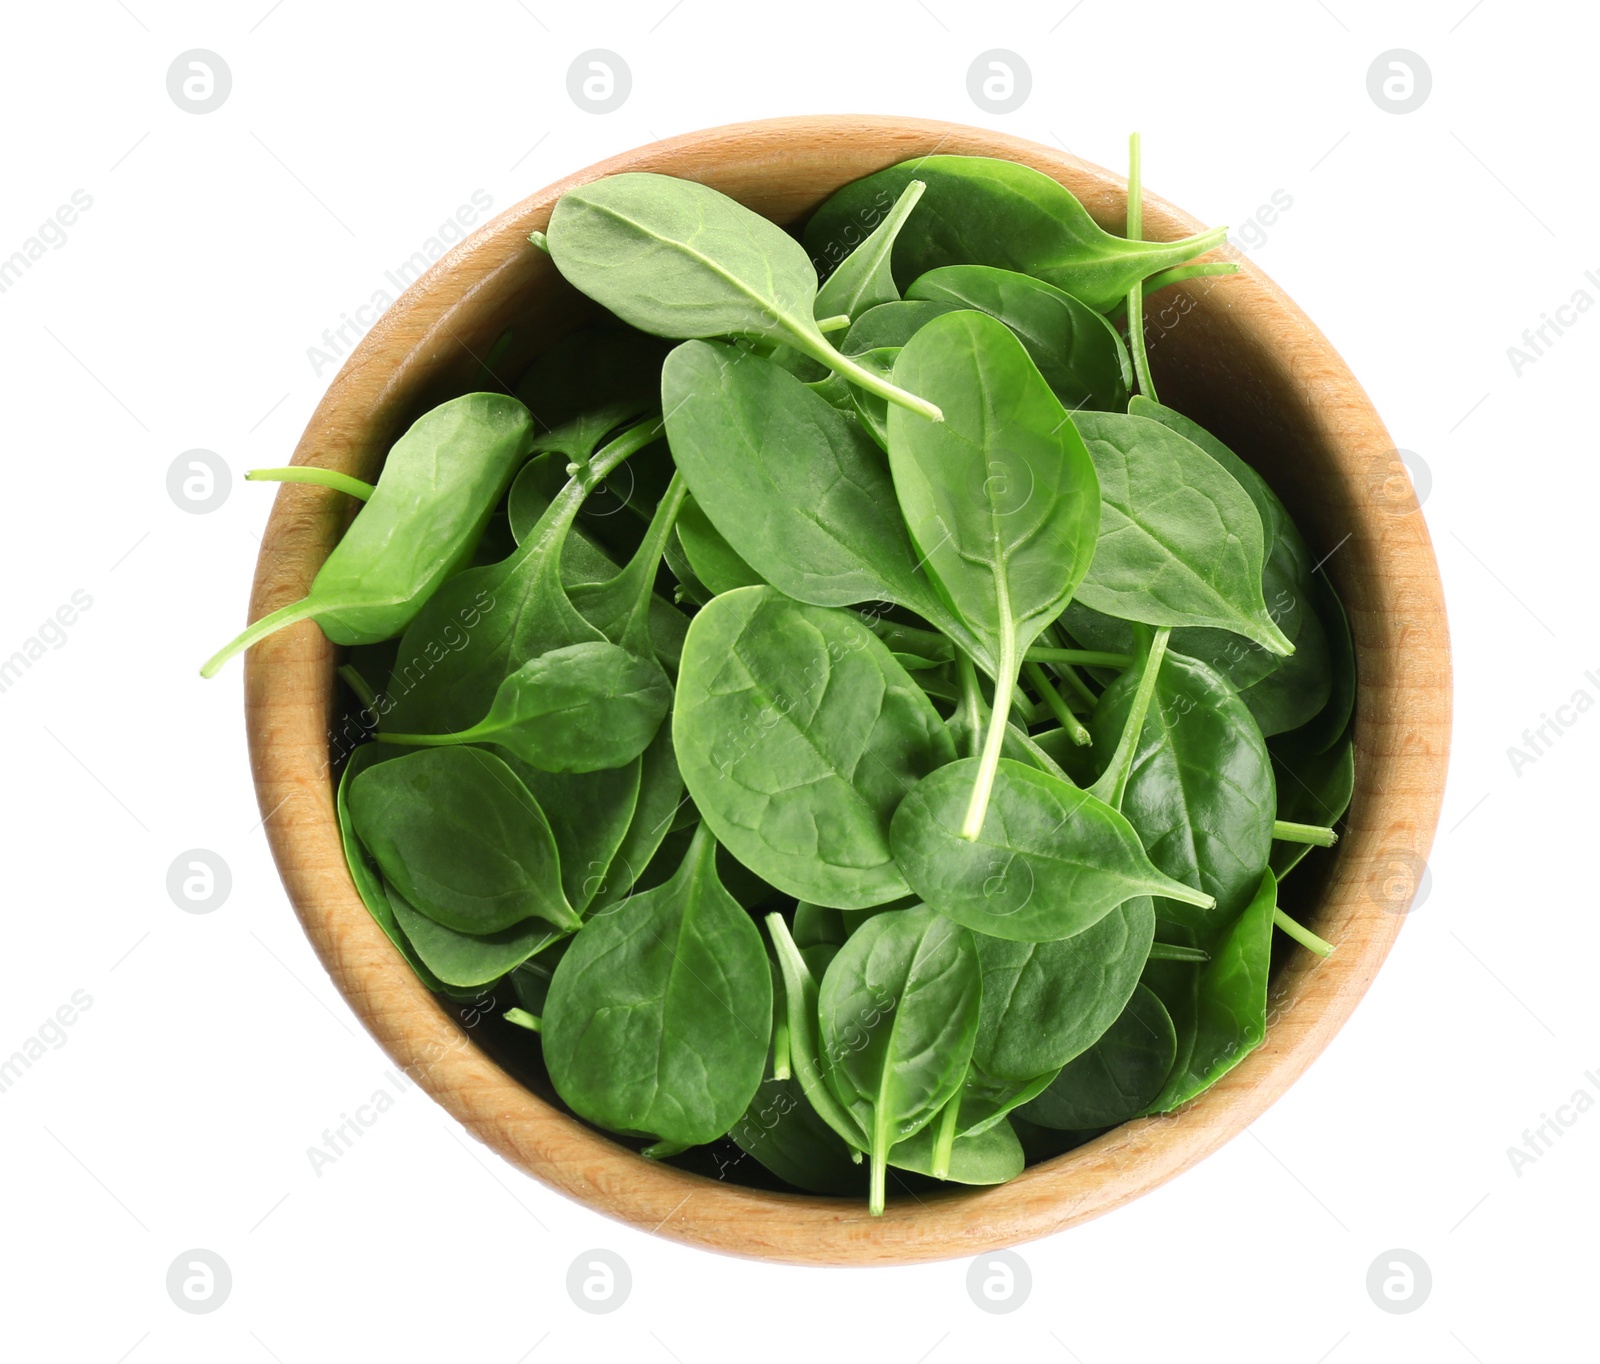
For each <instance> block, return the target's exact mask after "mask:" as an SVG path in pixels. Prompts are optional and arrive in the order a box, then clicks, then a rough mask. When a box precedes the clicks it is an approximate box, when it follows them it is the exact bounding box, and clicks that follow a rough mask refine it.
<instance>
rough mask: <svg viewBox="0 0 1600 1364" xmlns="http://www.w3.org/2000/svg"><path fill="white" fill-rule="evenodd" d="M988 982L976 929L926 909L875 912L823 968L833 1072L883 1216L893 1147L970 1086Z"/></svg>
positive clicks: (874, 1206)
mask: <svg viewBox="0 0 1600 1364" xmlns="http://www.w3.org/2000/svg"><path fill="white" fill-rule="evenodd" d="M981 991H982V977H981V971H980V967H979V963H978V949H977V946H976V944H975V943H974V942H973V938H972V934H971V933H969V932H968V931H967V930H966V929H964V928H962V927H960V926H958V925H957V924H954V923H952V922H951V921H950V920H949V919H947V918H945V917H943V916H942V915H938V914H935V913H933V911H932V910H929V909H926V908H918V909H900V910H891V911H889V912H887V913H884V914H879V915H876V916H875V917H873V918H871V919H869V920H867V922H866V923H864V924H863V925H862V926H861V927H860V928H859V929H858V930H857V931H856V933H855V934H854V935H853V936H852V937H851V939H850V940H849V942H847V943H846V944H845V945H844V946H843V947H842V948H840V949H839V955H838V956H836V957H835V958H834V959H833V964H832V965H831V966H830V967H829V968H828V972H827V975H826V976H824V977H823V981H822V987H821V990H820V992H819V994H818V997H817V1019H818V1039H819V1041H820V1044H821V1047H822V1054H823V1056H824V1057H825V1058H826V1062H827V1069H826V1070H825V1072H824V1079H825V1080H826V1082H827V1084H828V1087H829V1089H831V1090H832V1091H833V1096H834V1098H835V1099H837V1100H838V1102H839V1103H840V1105H841V1106H842V1107H843V1108H844V1109H846V1110H847V1111H848V1112H849V1114H850V1115H851V1117H852V1118H853V1119H854V1121H855V1123H856V1125H857V1126H858V1127H859V1128H860V1129H861V1131H862V1133H863V1134H864V1135H865V1136H866V1139H867V1155H868V1157H869V1159H870V1161H871V1185H870V1191H869V1194H868V1209H869V1211H871V1212H872V1213H873V1214H874V1215H876V1214H879V1213H882V1211H883V1204H884V1176H885V1171H886V1170H887V1167H888V1162H889V1154H890V1150H891V1148H892V1147H894V1146H895V1145H896V1144H898V1143H900V1142H903V1141H904V1140H905V1139H906V1138H907V1137H910V1136H913V1135H914V1134H915V1133H916V1132H917V1131H919V1130H920V1129H921V1128H923V1127H925V1126H926V1125H927V1124H928V1123H929V1122H930V1121H932V1119H933V1118H934V1116H935V1115H936V1114H937V1113H938V1112H939V1110H940V1109H941V1108H943V1107H944V1105H945V1104H946V1103H948V1102H949V1101H950V1099H951V1098H952V1097H953V1096H954V1095H955V1094H956V1093H957V1092H958V1091H959V1090H960V1087H961V1081H962V1078H963V1077H964V1076H965V1074H966V1068H967V1062H968V1061H969V1059H970V1058H971V1056H972V1045H973V1042H974V1040H975V1039H976V1037H977V1031H978V1009H979V996H980V994H981Z"/></svg>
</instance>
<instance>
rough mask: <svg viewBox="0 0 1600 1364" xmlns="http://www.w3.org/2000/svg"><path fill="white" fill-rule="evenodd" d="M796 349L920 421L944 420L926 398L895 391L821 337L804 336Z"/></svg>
mask: <svg viewBox="0 0 1600 1364" xmlns="http://www.w3.org/2000/svg"><path fill="white" fill-rule="evenodd" d="M794 348H795V349H796V350H798V351H802V352H804V353H805V354H807V355H809V356H810V357H811V358H812V359H813V360H820V361H821V362H822V363H823V364H825V365H826V366H827V367H828V368H829V369H831V370H834V371H835V372H836V373H839V374H842V375H844V376H845V378H847V379H849V380H850V382H851V383H853V384H857V385H859V386H860V387H862V388H864V389H866V390H867V392H868V393H876V394H877V395H878V396H879V397H880V398H883V399H885V400H886V401H888V402H891V403H894V404H895V405H896V406H898V407H903V408H905V409H906V411H907V412H915V413H916V414H917V415H918V416H919V417H926V418H927V419H928V420H929V421H935V422H942V421H943V420H944V413H943V412H941V411H940V410H939V409H938V408H937V407H936V406H935V405H934V404H933V403H930V402H929V401H928V400H927V399H926V398H919V397H917V395H916V394H915V393H907V392H906V391H905V389H903V388H897V387H895V385H894V384H891V383H890V382H889V381H888V380H887V379H885V378H883V377H882V376H881V375H878V374H874V373H873V372H872V371H871V370H870V369H868V368H867V367H866V366H865V365H863V364H862V363H860V361H858V360H854V359H852V358H851V357H850V356H848V355H840V354H839V352H838V351H837V350H835V349H834V348H833V346H832V345H831V344H830V343H829V342H828V341H827V339H826V338H824V337H823V336H822V335H821V334H820V333H819V334H818V335H816V336H814V337H812V336H805V335H804V334H803V333H802V334H801V336H800V339H799V340H797V341H796V342H795V343H794Z"/></svg>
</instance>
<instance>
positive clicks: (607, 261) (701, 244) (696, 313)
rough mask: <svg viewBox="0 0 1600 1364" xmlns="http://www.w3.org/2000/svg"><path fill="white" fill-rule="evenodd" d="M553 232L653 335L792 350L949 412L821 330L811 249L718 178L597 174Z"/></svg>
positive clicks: (574, 272)
mask: <svg viewBox="0 0 1600 1364" xmlns="http://www.w3.org/2000/svg"><path fill="white" fill-rule="evenodd" d="M548 236H549V242H550V255H551V258H552V259H553V260H554V261H555V264H556V268H557V269H558V270H560V271H561V273H562V274H563V275H564V276H566V278H567V279H568V281H570V282H571V283H572V284H573V285H575V286H576V287H577V288H578V289H580V290H581V291H582V292H583V293H585V294H587V295H588V296H589V297H590V298H592V299H594V301H595V302H596V303H599V304H600V305H601V306H602V307H604V308H608V309H609V310H610V311H611V312H613V313H615V314H616V315H617V316H618V317H620V318H622V319H623V321H625V322H628V323H630V324H632V325H633V326H635V327H638V328H639V329H640V330H642V331H647V332H652V333H654V334H655V335H657V336H668V337H675V338H678V339H680V340H688V339H693V338H702V339H703V338H706V337H720V336H746V337H754V338H760V339H762V340H765V341H768V342H771V343H775V344H780V345H786V346H790V347H792V348H793V349H795V350H797V351H799V352H800V353H801V354H802V355H808V356H810V357H811V358H812V359H813V360H817V361H820V362H821V363H822V364H824V365H826V366H827V367H828V368H829V369H831V370H834V371H836V372H839V373H843V374H845V375H847V376H848V377H850V378H851V379H853V380H855V382H857V383H861V384H864V385H865V386H866V387H868V388H873V389H875V390H876V391H877V392H879V393H881V394H882V396H883V397H885V398H887V399H888V400H889V401H891V402H896V403H900V404H903V405H906V406H909V407H911V408H912V409H914V410H916V411H918V412H921V413H922V414H923V415H925V416H927V417H931V418H933V419H934V420H937V419H938V409H937V408H935V407H933V406H932V405H931V404H929V403H926V402H924V401H923V400H922V399H920V398H918V397H916V396H915V395H913V394H910V393H905V392H902V391H901V390H899V389H897V388H895V387H893V386H892V385H887V384H884V383H883V382H882V380H880V379H878V378H877V377H876V376H874V375H871V374H868V373H867V372H866V371H864V370H862V369H861V368H860V366H858V365H857V364H856V363H855V362H854V361H853V360H850V359H847V358H846V357H845V356H842V355H840V354H839V352H838V351H836V350H835V349H834V348H833V346H832V344H831V343H830V342H829V341H828V340H827V338H826V337H824V336H823V334H822V332H821V331H820V330H818V328H817V323H816V319H815V317H814V316H813V312H812V310H813V307H814V305H815V302H816V297H817V278H816V274H815V272H814V271H813V270H812V268H811V262H810V260H809V259H807V257H806V253H805V250H804V249H803V248H802V247H801V245H800V244H799V243H798V242H797V241H795V239H794V238H793V237H791V236H790V235H789V234H788V233H787V232H785V231H784V230H783V229H782V228H781V227H778V226H777V225H776V224H774V223H771V222H769V221H767V219H765V218H763V217H762V216H761V215H760V214H759V213H753V212H751V211H750V210H749V209H747V208H745V207H744V205H742V204H739V203H736V202H735V201H734V200H732V199H730V198H728V197H727V195H725V194H719V193H718V192H717V191H716V190H714V189H711V188H709V187H708V186H706V185H701V184H697V183H695V182H694V181H691V180H678V179H675V178H673V177H672V176H667V175H651V174H648V173H644V172H639V171H630V172H627V173H624V174H622V175H611V176H607V177H606V178H605V179H603V180H594V181H591V182H590V183H589V184H586V185H579V186H578V187H577V188H575V189H570V190H568V191H567V192H566V193H565V194H563V195H562V196H561V198H560V199H558V200H557V201H556V206H555V210H554V212H553V213H552V214H551V216H550V227H549V232H548Z"/></svg>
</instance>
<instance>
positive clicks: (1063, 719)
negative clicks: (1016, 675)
mask: <svg viewBox="0 0 1600 1364" xmlns="http://www.w3.org/2000/svg"><path fill="white" fill-rule="evenodd" d="M1022 672H1023V675H1024V676H1025V677H1026V678H1027V679H1028V685H1029V686H1031V687H1032V688H1033V689H1034V690H1035V691H1036V692H1038V693H1039V695H1040V696H1041V697H1042V698H1043V699H1044V703H1045V706H1046V707H1047V708H1048V709H1049V711H1050V713H1051V714H1052V715H1053V716H1055V717H1056V723H1057V724H1059V725H1060V726H1061V728H1062V729H1064V730H1066V731H1067V733H1068V734H1069V735H1071V736H1072V742H1073V743H1075V744H1077V745H1078V747H1079V748H1087V747H1088V746H1089V745H1090V744H1091V743H1093V742H1094V741H1093V740H1092V739H1091V738H1090V737H1089V731H1088V730H1086V729H1085V728H1084V727H1083V721H1082V720H1080V719H1078V717H1077V716H1076V715H1074V714H1073V713H1072V712H1071V711H1070V710H1069V709H1067V703H1066V702H1065V701H1064V700H1062V698H1061V693H1060V692H1058V691H1057V690H1056V689H1055V688H1054V687H1053V686H1051V685H1050V679H1049V678H1048V677H1046V676H1045V674H1044V669H1043V668H1041V667H1040V666H1039V665H1038V664H1037V663H1024V664H1023V665H1022Z"/></svg>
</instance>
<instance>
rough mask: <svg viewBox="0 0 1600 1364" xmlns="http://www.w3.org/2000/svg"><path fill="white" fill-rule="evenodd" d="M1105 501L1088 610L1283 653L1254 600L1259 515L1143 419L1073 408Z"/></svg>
mask: <svg viewBox="0 0 1600 1364" xmlns="http://www.w3.org/2000/svg"><path fill="white" fill-rule="evenodd" d="M1073 422H1074V424H1075V425H1076V426H1077V428H1078V431H1079V433H1080V434H1081V435H1082V436H1083V440H1084V443H1085V444H1086V445H1087V446H1088V448H1089V453H1090V455H1092V456H1093V458H1094V466H1095V469H1096V471H1097V472H1098V474H1099V477H1100V491H1101V495H1102V497H1103V499H1104V505H1103V507H1102V510H1101V515H1100V540H1099V544H1098V545H1097V546H1096V548H1095V553H1094V563H1093V564H1092V566H1091V567H1090V570H1089V573H1088V576H1087V577H1086V578H1085V579H1084V581H1083V584H1082V586H1081V587H1080V588H1079V589H1078V594H1077V595H1078V600H1080V601H1081V602H1083V603H1084V605H1086V606H1090V607H1093V608H1094V609H1095V610H1096V611H1102V612H1104V613H1105V614H1106V615H1109V616H1116V617H1117V618H1119V619H1121V620H1136V621H1141V622H1143V623H1144V624H1146V625H1170V626H1179V625H1209V626H1216V627H1219V628H1221V629H1224V630H1231V631H1233V632H1234V633H1235V634H1241V635H1244V636H1246V637H1247V638H1249V639H1253V640H1255V641H1256V642H1258V643H1260V644H1262V645H1264V646H1265V647H1266V648H1268V649H1270V650H1272V651H1273V652H1275V653H1279V654H1284V655H1287V654H1289V653H1291V652H1292V651H1293V648H1294V646H1293V644H1292V643H1291V642H1290V641H1289V640H1288V639H1287V638H1285V637H1284V635H1283V632H1282V631H1281V630H1279V629H1278V627H1277V625H1275V624H1274V623H1273V620H1272V617H1271V615H1270V614H1269V612H1268V611H1267V605H1266V602H1265V601H1264V600H1263V599H1262V595H1261V562H1262V530H1261V517H1260V515H1259V513H1258V512H1257V511H1256V509H1255V505H1254V504H1253V503H1252V502H1251V501H1250V497H1249V495H1248V494H1247V493H1246V492H1245V491H1244V489H1243V488H1241V487H1240V486H1239V484H1238V483H1237V482H1236V481H1235V480H1234V478H1233V477H1232V475H1230V474H1229V473H1228V472H1227V471H1226V470H1225V469H1223V468H1222V467H1221V466H1220V465H1218V464H1217V462H1216V461H1215V460H1213V459H1212V458H1211V457H1210V456H1209V455H1207V454H1206V453H1205V451H1203V450H1201V449H1200V448H1199V447H1198V446H1196V445H1195V444H1193V443H1192V442H1191V441H1188V440H1186V439H1184V438H1183V437H1182V436H1180V435H1178V434H1177V433H1176V432H1175V431H1172V430H1170V429H1169V428H1167V427H1165V426H1163V425H1162V424H1161V423H1159V422H1154V421H1151V420H1150V419H1149V418H1147V417H1130V416H1125V415H1123V414H1121V413H1116V412H1079V413H1075V414H1074V416H1073Z"/></svg>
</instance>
